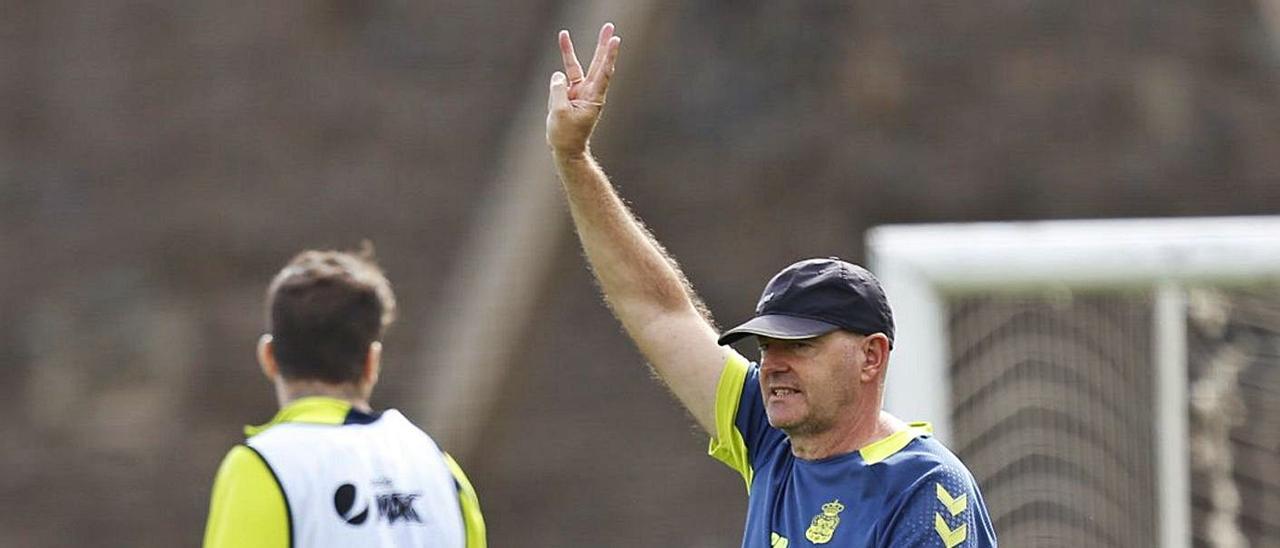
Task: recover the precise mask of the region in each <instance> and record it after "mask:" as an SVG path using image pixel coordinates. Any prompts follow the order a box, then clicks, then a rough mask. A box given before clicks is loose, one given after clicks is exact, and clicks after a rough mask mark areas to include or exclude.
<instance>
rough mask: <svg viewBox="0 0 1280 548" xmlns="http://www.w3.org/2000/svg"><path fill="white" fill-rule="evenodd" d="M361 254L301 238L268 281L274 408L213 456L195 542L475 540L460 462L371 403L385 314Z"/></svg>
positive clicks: (379, 278) (373, 274)
mask: <svg viewBox="0 0 1280 548" xmlns="http://www.w3.org/2000/svg"><path fill="white" fill-rule="evenodd" d="M371 255H372V254H371V253H370V252H368V251H365V252H363V253H361V254H353V253H344V252H337V251H306V252H303V253H301V254H299V255H298V256H297V257H294V259H293V260H292V261H290V262H289V264H288V265H286V266H285V267H284V269H283V270H281V271H280V273H279V274H276V276H275V279H273V280H272V281H271V285H270V286H269V288H268V289H267V307H266V308H267V316H268V324H269V325H268V328H269V330H270V331H269V333H268V334H266V335H263V336H262V338H261V339H260V340H259V342H258V362H259V364H260V365H261V367H262V372H263V373H264V374H265V375H266V376H267V379H268V380H270V381H271V383H272V384H273V385H274V386H275V392H276V398H277V399H278V400H279V403H280V412H279V413H278V414H277V415H276V416H275V418H274V419H272V420H271V421H270V422H268V423H267V424H265V425H262V426H257V427H247V428H245V433H246V435H248V436H249V438H248V440H247V441H246V442H245V443H244V444H243V445H237V446H236V447H234V448H232V449H231V451H230V452H229V453H228V454H227V456H226V458H225V459H224V460H223V461H222V466H221V467H220V468H219V470H218V475H217V479H215V480H214V485H213V500H212V504H211V505H210V509H209V521H208V525H207V526H206V529H205V537H204V545H205V546H206V547H210V548H215V547H216V548H222V547H240V548H243V547H264V548H266V547H280V548H286V547H322V546H325V547H327V546H333V547H347V546H430V547H456V548H464V547H465V548H483V547H484V546H485V529H484V520H483V519H482V517H481V515H480V506H479V503H478V502H477V500H476V495H475V492H474V490H473V489H472V487H471V484H470V482H468V481H467V478H466V476H465V475H463V473H462V469H461V468H459V467H458V465H457V463H455V462H454V461H453V459H452V458H450V457H449V455H447V454H445V453H443V452H442V451H441V450H440V449H439V448H438V447H437V446H436V444H435V442H434V441H432V440H431V437H430V436H428V435H427V434H426V433H425V432H423V431H422V430H420V429H418V428H417V427H416V426H414V425H413V424H411V423H410V422H409V421H408V420H407V419H405V417H404V416H403V415H401V414H400V413H399V412H398V411H396V410H394V409H388V410H385V411H382V412H375V411H374V410H373V408H372V407H370V405H369V396H370V394H371V393H372V392H373V387H374V385H375V384H377V382H378V374H379V371H380V364H381V356H382V343H381V342H380V340H381V338H382V334H383V332H384V331H385V329H386V327H387V326H388V325H389V324H390V323H391V321H392V320H393V318H394V316H395V297H394V295H393V294H392V292H391V285H390V283H388V282H387V279H386V277H385V276H384V275H383V273H382V270H381V269H380V268H379V267H378V265H377V264H375V263H374V262H373V259H372V256H371Z"/></svg>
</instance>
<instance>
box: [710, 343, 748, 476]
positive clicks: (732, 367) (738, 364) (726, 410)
mask: <svg viewBox="0 0 1280 548" xmlns="http://www.w3.org/2000/svg"><path fill="white" fill-rule="evenodd" d="M747 367H748V362H747V359H746V358H744V357H742V355H741V354H738V353H737V352H734V351H733V350H730V351H729V358H728V360H726V361H725V364H724V370H723V371H721V373H720V382H719V383H718V384H717V386H716V435H715V436H713V437H712V438H711V443H710V444H709V446H708V447H707V454H709V455H711V456H712V457H714V458H715V459H716V460H718V461H720V462H723V463H725V464H726V465H728V466H729V468H732V469H734V470H735V471H737V472H738V473H739V474H741V475H742V480H743V481H744V482H746V484H747V492H748V493H750V492H751V480H752V478H753V477H754V475H755V471H754V470H752V469H751V459H750V458H749V457H748V455H747V443H746V441H745V440H743V439H742V432H739V431H738V427H737V426H735V425H734V421H735V420H736V418H737V416H738V403H739V402H740V401H741V400H742V385H743V384H744V383H745V382H746V378H747Z"/></svg>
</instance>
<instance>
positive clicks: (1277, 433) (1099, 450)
mask: <svg viewBox="0 0 1280 548" xmlns="http://www.w3.org/2000/svg"><path fill="white" fill-rule="evenodd" d="M867 247H868V251H869V259H870V260H869V262H870V266H871V269H872V270H873V271H874V272H875V273H876V274H877V275H878V276H879V277H880V278H881V280H882V281H883V283H884V285H885V289H886V291H887V293H888V295H889V301H890V304H891V305H892V306H893V309H894V316H895V319H896V321H897V330H898V331H897V341H896V342H895V345H894V346H895V347H894V351H893V358H892V360H891V362H890V370H889V380H888V386H887V390H888V392H887V394H886V407H887V408H889V409H890V410H891V411H893V412H894V413H895V414H897V415H898V416H900V417H902V418H904V419H908V420H915V419H917V418H918V419H923V420H930V421H932V422H933V423H934V425H935V430H936V431H937V432H938V435H939V437H940V438H941V439H942V440H943V441H945V442H946V443H948V445H949V446H950V447H951V448H952V449H953V450H955V451H956V452H957V453H958V454H959V455H960V456H961V458H963V459H964V460H965V461H966V463H967V464H968V465H969V466H970V468H971V469H972V470H973V472H974V474H975V475H976V476H977V477H978V481H979V483H980V485H981V486H982V489H983V493H984V496H985V497H986V499H987V503H988V506H989V507H990V509H991V512H992V519H993V520H994V521H995V523H996V527H997V532H998V534H999V535H1000V536H1001V541H1002V544H1009V545H1010V546H1124V547H1132V546H1160V547H1167V548H1178V547H1189V546H1192V545H1196V546H1249V545H1252V546H1280V217H1227V218H1185V219H1149V220H1143V219H1130V220H1096V221H1043V222H1020V223H976V224H942V225H895V226H882V227H877V228H874V229H872V230H871V231H869V232H868V234H867Z"/></svg>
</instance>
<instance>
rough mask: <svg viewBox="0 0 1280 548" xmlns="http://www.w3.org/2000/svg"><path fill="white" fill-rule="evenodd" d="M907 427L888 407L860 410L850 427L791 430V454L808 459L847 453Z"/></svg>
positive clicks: (789, 436)
mask: <svg viewBox="0 0 1280 548" xmlns="http://www.w3.org/2000/svg"><path fill="white" fill-rule="evenodd" d="M906 428H907V425H906V423H904V422H902V421H901V420H898V418H897V417H894V416H893V415H891V414H889V413H888V412H887V411H884V410H879V409H877V410H875V411H874V412H864V413H860V414H859V415H858V416H856V417H854V419H853V420H852V421H851V423H850V424H849V426H847V427H843V428H842V427H833V428H828V429H826V430H824V431H822V432H817V433H813V434H807V435H805V434H791V433H788V434H787V437H788V438H789V439H790V440H791V454H793V455H795V456H796V457H798V458H802V459H805V460H817V459H825V458H827V457H833V456H836V455H845V454H848V453H852V452H854V451H857V450H859V449H861V448H863V447H866V446H868V445H870V444H872V443H874V442H876V441H879V440H882V439H884V438H885V437H887V436H889V435H891V434H893V433H894V432H897V431H899V430H904V429H906Z"/></svg>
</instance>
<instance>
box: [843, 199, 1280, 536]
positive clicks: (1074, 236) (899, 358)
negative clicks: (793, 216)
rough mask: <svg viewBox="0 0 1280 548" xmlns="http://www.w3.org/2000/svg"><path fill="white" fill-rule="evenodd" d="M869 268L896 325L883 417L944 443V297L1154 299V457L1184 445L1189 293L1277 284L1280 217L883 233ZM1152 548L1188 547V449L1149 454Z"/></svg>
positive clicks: (871, 243)
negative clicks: (1154, 521) (1154, 499)
mask: <svg viewBox="0 0 1280 548" xmlns="http://www.w3.org/2000/svg"><path fill="white" fill-rule="evenodd" d="M866 243H867V250H868V263H869V266H870V268H871V270H872V271H873V272H874V273H875V274H876V275H877V276H878V277H880V279H881V280H882V282H883V284H884V286H885V290H886V292H887V294H888V296H889V301H890V304H891V305H892V307H893V310H894V318H895V320H896V322H897V340H896V341H895V345H894V351H893V360H892V362H891V366H890V371H889V380H888V384H887V393H886V396H885V400H886V401H885V405H886V407H887V408H888V409H889V410H891V411H892V412H894V413H895V414H897V415H898V416H900V417H902V418H904V419H907V420H916V419H919V420H930V421H932V422H933V423H934V425H935V430H936V432H937V433H938V436H939V438H941V439H943V440H944V441H945V440H947V439H948V437H949V436H950V435H951V434H952V431H951V426H952V425H951V424H950V416H951V411H952V408H951V406H950V405H951V404H950V402H949V398H950V395H949V394H950V392H949V386H948V382H949V381H948V378H949V377H948V369H947V368H948V364H949V363H950V362H949V359H950V357H949V354H948V333H947V317H948V316H947V300H946V299H947V297H948V296H949V295H957V294H965V293H973V292H988V293H991V292H1007V291H1041V292H1044V291H1049V292H1052V291H1055V290H1058V291H1061V290H1068V291H1069V290H1075V289H1092V288H1103V289H1105V288H1146V289H1149V290H1151V291H1152V293H1153V294H1154V296H1155V310H1154V311H1153V318H1154V326H1153V334H1154V338H1155V340H1154V341H1152V352H1153V361H1154V365H1155V375H1156V377H1157V378H1155V379H1152V380H1153V383H1154V399H1155V402H1156V403H1155V407H1156V409H1154V410H1153V416H1154V417H1155V423H1156V424H1154V425H1153V429H1154V434H1155V441H1156V446H1157V448H1186V447H1187V446H1188V418H1187V397H1188V393H1187V392H1188V380H1187V361H1186V360H1187V355H1186V348H1187V344H1186V332H1187V329H1186V306H1187V300H1186V286H1187V284H1191V283H1197V282H1212V283H1215V284H1231V283H1236V282H1239V283H1247V282H1251V281H1256V280H1260V279H1271V280H1274V279H1276V278H1280V216H1259V217H1220V218H1165V219H1122V220H1082V221H1035V222H1009V223H969V224H925V225H890V226H880V227H876V228H873V229H871V230H870V231H868V233H867V236H866ZM1155 465H1156V469H1157V479H1158V481H1159V484H1160V486H1161V492H1162V493H1167V494H1178V493H1181V494H1182V495H1181V496H1162V497H1160V498H1161V500H1160V503H1159V504H1160V507H1159V508H1158V515H1159V522H1160V525H1159V529H1160V535H1159V536H1160V539H1159V540H1160V544H1159V545H1160V546H1166V547H1184V546H1190V542H1191V541H1190V538H1191V534H1190V501H1189V496H1188V493H1189V490H1190V486H1189V485H1190V479H1189V476H1190V471H1189V463H1188V457H1187V452H1186V451H1185V450H1163V451H1158V455H1157V462H1156V463H1155Z"/></svg>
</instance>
